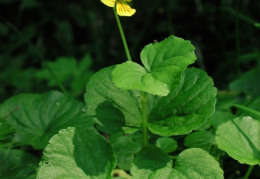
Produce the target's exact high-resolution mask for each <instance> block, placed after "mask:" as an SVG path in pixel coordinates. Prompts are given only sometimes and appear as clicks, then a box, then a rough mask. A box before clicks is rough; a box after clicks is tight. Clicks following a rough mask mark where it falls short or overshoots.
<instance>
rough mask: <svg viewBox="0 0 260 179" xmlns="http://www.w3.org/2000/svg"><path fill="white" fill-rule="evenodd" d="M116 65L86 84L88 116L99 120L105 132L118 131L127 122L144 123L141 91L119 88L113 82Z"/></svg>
mask: <svg viewBox="0 0 260 179" xmlns="http://www.w3.org/2000/svg"><path fill="white" fill-rule="evenodd" d="M113 70H114V66H110V67H107V68H103V69H101V70H100V71H98V72H97V73H95V74H94V75H93V76H92V77H91V79H90V81H89V82H88V83H87V86H86V93H85V96H84V98H85V102H86V105H87V114H88V116H90V117H92V118H94V119H97V120H99V122H100V125H101V126H103V129H102V130H103V131H104V132H110V133H114V132H118V131H120V130H121V127H122V126H123V125H124V124H126V125H128V126H140V125H141V123H142V115H141V102H140V93H139V92H137V91H126V90H122V89H119V88H117V87H116V86H115V85H114V83H113V82H112V71H113Z"/></svg>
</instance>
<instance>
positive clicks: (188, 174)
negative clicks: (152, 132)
mask: <svg viewBox="0 0 260 179" xmlns="http://www.w3.org/2000/svg"><path fill="white" fill-rule="evenodd" d="M158 178H163V179H173V178H178V179H191V178H194V179H195V178H196V179H223V178H224V177H223V171H222V169H221V168H220V167H219V163H218V162H217V161H216V160H215V159H214V158H213V157H212V156H211V155H209V154H208V153H207V152H206V151H204V150H202V149H196V148H193V149H187V150H185V151H183V152H182V153H181V154H180V155H179V156H178V158H177V159H176V162H175V165H174V168H173V169H172V168H162V169H159V170H157V171H155V172H153V173H152V174H151V175H150V177H149V179H158Z"/></svg>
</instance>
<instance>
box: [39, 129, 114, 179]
mask: <svg viewBox="0 0 260 179" xmlns="http://www.w3.org/2000/svg"><path fill="white" fill-rule="evenodd" d="M115 165H116V160H115V156H114V153H113V150H112V147H111V145H110V144H109V143H108V142H107V141H106V140H105V139H104V137H102V136H101V135H99V134H97V133H95V132H93V131H90V130H83V129H78V128H74V127H70V128H68V129H63V130H61V131H60V132H59V134H57V135H55V136H53V137H52V138H51V140H50V143H49V144H48V145H47V147H46V148H45V150H44V156H43V158H42V161H41V163H40V168H39V170H38V173H37V178H38V179H41V178H42V179H46V178H60V179H63V178H82V179H85V178H86V179H99V178H107V179H109V178H112V176H111V173H112V170H113V169H114V167H115Z"/></svg>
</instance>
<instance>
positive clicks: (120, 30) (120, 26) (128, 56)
mask: <svg viewBox="0 0 260 179" xmlns="http://www.w3.org/2000/svg"><path fill="white" fill-rule="evenodd" d="M113 9H114V14H115V17H116V22H117V25H118V28H119V32H120V35H121V38H122V41H123V44H124V47H125V53H126V56H127V60H128V61H132V59H131V56H130V53H129V49H128V46H127V43H126V40H125V34H124V31H123V28H122V25H121V22H120V19H119V17H118V15H117V12H116V6H114V8H113Z"/></svg>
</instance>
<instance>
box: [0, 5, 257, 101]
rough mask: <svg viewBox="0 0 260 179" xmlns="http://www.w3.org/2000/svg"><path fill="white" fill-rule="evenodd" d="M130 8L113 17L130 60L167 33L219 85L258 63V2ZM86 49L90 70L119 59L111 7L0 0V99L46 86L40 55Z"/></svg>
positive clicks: (65, 54)
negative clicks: (185, 45)
mask: <svg viewBox="0 0 260 179" xmlns="http://www.w3.org/2000/svg"><path fill="white" fill-rule="evenodd" d="M131 7H133V8H135V9H136V10H137V12H136V14H135V15H133V16H132V17H121V18H120V19H121V23H122V25H123V29H124V31H125V34H126V39H127V42H128V46H129V48H130V53H131V56H132V59H133V60H134V61H136V62H140V58H139V55H140V52H141V50H142V48H143V47H144V46H145V45H147V44H148V43H151V42H153V41H154V40H157V41H161V40H163V39H164V38H166V37H168V36H169V35H172V34H173V35H175V36H178V37H182V38H184V39H186V40H190V41H191V42H192V44H193V45H194V46H195V47H196V54H197V57H198V60H197V61H196V63H195V66H196V67H198V68H201V69H204V70H206V71H207V73H208V74H209V75H210V76H211V77H212V78H213V79H214V82H215V85H216V86H217V88H218V89H221V90H222V89H224V90H225V89H228V84H229V83H230V82H231V81H233V80H235V79H237V78H238V77H239V76H240V75H241V74H243V73H244V72H246V71H249V70H250V69H252V68H253V67H255V66H259V59H260V52H259V48H260V40H259V37H260V28H259V27H256V26H255V24H254V23H256V22H260V13H259V12H260V1H259V0H213V1H203V0H152V1H151V0H142V1H141V0H134V1H132V2H131ZM28 41H30V43H31V45H30V44H28ZM86 54H89V55H90V57H91V59H92V65H91V67H90V69H89V70H90V71H93V72H94V71H97V70H99V69H100V68H103V67H106V66H109V65H112V64H118V63H122V62H123V61H125V60H126V56H125V53H124V48H123V45H122V40H121V38H120V34H119V30H118V28H117V24H116V21H115V18H114V14H113V11H112V8H109V7H107V6H105V5H103V4H102V3H101V2H100V1H99V0H77V1H76V0H52V1H48V0H47V1H46V0H0V100H4V99H7V98H8V97H10V96H12V95H15V94H19V93H23V92H45V91H46V90H49V89H50V86H48V85H47V82H46V81H44V80H40V79H39V78H36V77H35V75H34V73H35V72H37V70H40V69H42V68H43V65H42V64H43V63H44V61H45V62H46V61H54V60H56V59H57V58H58V57H74V58H75V59H77V60H78V61H80V60H81V59H82V57H83V56H85V55H86ZM51 88H57V89H58V87H57V86H56V87H55V86H52V87H51ZM83 93H84V88H83V89H82V93H81V94H80V95H78V96H76V97H78V98H82V94H83Z"/></svg>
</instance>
